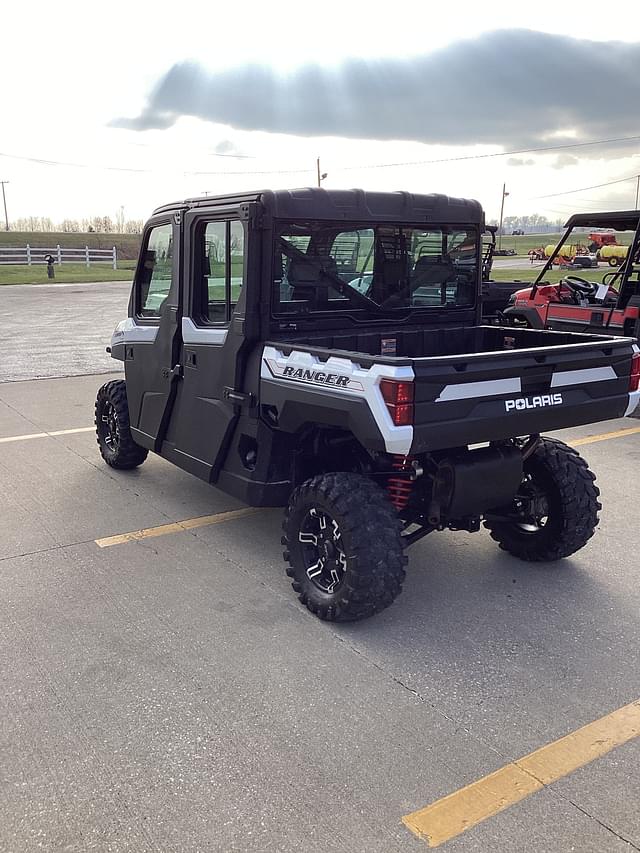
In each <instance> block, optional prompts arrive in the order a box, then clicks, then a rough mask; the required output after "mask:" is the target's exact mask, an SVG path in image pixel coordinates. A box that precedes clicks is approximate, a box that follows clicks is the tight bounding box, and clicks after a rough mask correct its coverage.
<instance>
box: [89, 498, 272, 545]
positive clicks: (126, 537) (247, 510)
mask: <svg viewBox="0 0 640 853" xmlns="http://www.w3.org/2000/svg"><path fill="white" fill-rule="evenodd" d="M257 512H260V507H251V506H250V507H243V508H242V509H232V510H229V511H228V512H217V513H215V515H201V516H199V517H198V518H187V519H185V520H184V521H174V522H171V523H170V524H160V525H158V527H147V528H143V529H142V530H132V531H131V532H130V533H119V534H117V535H116V536H106V537H105V538H104V539H96V540H95V543H96V545H97V546H98V548H110V547H111V546H112V545H124V543H125V542H137V541H138V540H139V539H151V538H153V537H154V536H167V535H168V534H170V533H184V531H185V530H193V529H194V528H196V527H207V526H208V525H210V524H222V523H223V522H225V521H233V519H234V518H244V517H245V516H247V515H255V514H256V513H257Z"/></svg>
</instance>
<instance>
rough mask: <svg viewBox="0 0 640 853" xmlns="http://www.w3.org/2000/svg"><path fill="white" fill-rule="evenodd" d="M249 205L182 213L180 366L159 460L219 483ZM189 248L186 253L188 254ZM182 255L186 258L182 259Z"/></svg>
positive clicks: (238, 401) (234, 382)
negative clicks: (166, 460) (173, 405)
mask: <svg viewBox="0 0 640 853" xmlns="http://www.w3.org/2000/svg"><path fill="white" fill-rule="evenodd" d="M247 216H248V212H247V208H246V207H244V208H241V209H238V208H233V209H230V208H224V209H220V210H217V211H216V212H215V213H204V212H202V211H193V212H190V213H188V214H187V215H186V216H185V221H184V232H183V233H184V240H185V263H184V284H183V286H184V292H185V302H184V312H183V313H184V316H183V318H182V325H181V329H182V336H181V337H182V350H181V355H180V363H181V364H182V365H183V378H182V379H181V381H180V383H179V385H178V389H177V398H176V403H175V411H174V416H173V417H172V419H171V422H170V425H169V430H168V433H167V440H166V445H165V447H164V448H163V456H166V457H167V458H168V459H170V460H171V461H173V462H175V463H176V464H177V465H179V466H180V467H181V468H184V469H185V470H187V471H190V472H191V473H193V474H196V475H197V476H199V477H201V478H202V479H204V480H207V481H208V482H212V483H214V482H215V481H216V480H217V477H218V473H219V470H220V467H221V465H222V464H223V462H224V459H225V456H226V450H227V446H228V444H229V441H230V439H231V437H232V435H233V430H234V427H235V424H236V421H237V419H238V416H239V413H240V410H241V407H242V406H243V405H244V404H245V403H246V402H248V399H249V398H248V395H243V394H242V393H241V392H239V391H238V390H237V389H238V388H239V387H240V385H241V383H242V375H243V356H244V353H245V351H246V349H247V347H248V342H247V340H246V337H245V333H244V296H245V294H244V292H243V287H242V285H243V283H244V271H245V246H246V245H247V240H246V227H247ZM187 247H188V251H186V249H187ZM187 256H188V257H187Z"/></svg>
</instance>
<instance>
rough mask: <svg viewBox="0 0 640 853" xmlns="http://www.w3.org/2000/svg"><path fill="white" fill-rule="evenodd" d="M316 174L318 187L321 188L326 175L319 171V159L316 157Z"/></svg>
mask: <svg viewBox="0 0 640 853" xmlns="http://www.w3.org/2000/svg"><path fill="white" fill-rule="evenodd" d="M316 172H317V175H318V186H319V187H320V186H322V182H323V181H324V179H325V178H326V177H327V174H328V173H327V172H321V171H320V158H319V157H316Z"/></svg>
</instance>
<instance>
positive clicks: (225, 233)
mask: <svg viewBox="0 0 640 853" xmlns="http://www.w3.org/2000/svg"><path fill="white" fill-rule="evenodd" d="M200 234H201V237H200V240H199V252H200V253H201V254H200V257H201V258H202V259H203V275H202V289H201V294H202V296H201V306H202V309H201V311H200V315H201V317H202V319H203V320H205V321H206V322H209V323H228V322H229V320H230V318H231V314H232V313H233V309H234V308H235V306H236V303H237V301H238V297H239V295H240V290H241V288H242V285H243V284H244V228H243V225H242V222H240V221H239V220H237V219H234V220H232V221H229V222H221V221H216V222H207V224H206V226H205V227H204V230H202V231H201V232H200Z"/></svg>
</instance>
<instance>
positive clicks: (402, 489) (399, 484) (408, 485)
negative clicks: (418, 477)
mask: <svg viewBox="0 0 640 853" xmlns="http://www.w3.org/2000/svg"><path fill="white" fill-rule="evenodd" d="M412 462H413V458H412V457H411V456H401V455H400V454H399V453H396V454H394V455H393V456H392V457H391V467H392V468H393V470H394V471H398V472H402V474H400V476H394V475H393V474H392V475H391V476H390V477H389V479H388V480H387V491H388V493H389V499H390V500H391V503H392V504H393V505H394V507H395V508H396V509H397V510H398V512H402V510H403V509H405V507H406V506H407V504H408V503H409V498H410V497H411V490H412V489H413V480H414V478H415V468H414V466H413V465H412V464H411V463H412ZM405 472H406V473H405ZM407 474H411V477H409V476H407Z"/></svg>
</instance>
